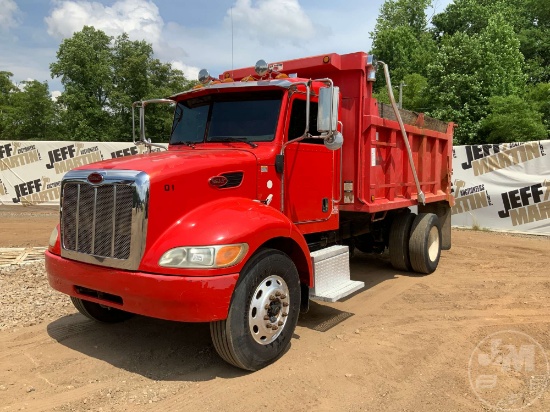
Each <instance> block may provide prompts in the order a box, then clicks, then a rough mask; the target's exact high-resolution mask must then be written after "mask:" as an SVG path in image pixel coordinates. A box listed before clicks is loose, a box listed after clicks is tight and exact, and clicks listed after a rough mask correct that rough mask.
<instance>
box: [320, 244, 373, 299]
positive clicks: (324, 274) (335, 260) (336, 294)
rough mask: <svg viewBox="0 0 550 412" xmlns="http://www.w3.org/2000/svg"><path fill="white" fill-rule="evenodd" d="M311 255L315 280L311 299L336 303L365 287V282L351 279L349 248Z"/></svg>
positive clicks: (335, 247) (328, 250) (338, 248)
mask: <svg viewBox="0 0 550 412" xmlns="http://www.w3.org/2000/svg"><path fill="white" fill-rule="evenodd" d="M310 255H311V263H312V264H313V274H314V280H315V284H314V286H313V288H311V289H310V291H309V297H310V299H314V300H322V301H324V302H336V301H337V300H340V299H342V298H344V297H346V296H348V295H351V294H352V293H353V292H356V291H358V290H359V289H361V288H363V287H364V286H365V283H364V282H359V281H356V280H351V279H350V270H349V250H348V247H347V246H341V245H337V246H331V247H327V248H325V249H321V250H317V251H315V252H311V254H310Z"/></svg>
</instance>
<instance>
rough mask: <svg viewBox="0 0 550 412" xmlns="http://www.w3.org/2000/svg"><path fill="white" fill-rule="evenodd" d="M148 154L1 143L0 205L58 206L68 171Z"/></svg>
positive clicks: (107, 145) (96, 145)
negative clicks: (119, 158) (102, 161)
mask: <svg viewBox="0 0 550 412" xmlns="http://www.w3.org/2000/svg"><path fill="white" fill-rule="evenodd" d="M159 150H162V149H159V148H153V151H159ZM147 151H148V149H147V148H146V147H144V146H143V145H141V146H139V147H138V146H135V145H134V144H133V143H113V142H70V141H63V142H42V141H2V140H0V204H2V205H23V206H28V205H39V204H41V205H58V204H59V195H60V188H61V179H62V178H63V175H65V173H66V172H68V171H69V170H71V169H73V168H75V167H78V166H82V165H86V164H89V163H94V162H98V161H101V160H107V159H114V158H117V157H124V156H131V155H136V154H140V153H144V152H147Z"/></svg>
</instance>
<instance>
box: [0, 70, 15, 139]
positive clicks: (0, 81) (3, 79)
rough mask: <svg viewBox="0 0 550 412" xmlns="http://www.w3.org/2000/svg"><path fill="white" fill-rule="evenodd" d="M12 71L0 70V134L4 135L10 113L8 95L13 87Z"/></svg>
mask: <svg viewBox="0 0 550 412" xmlns="http://www.w3.org/2000/svg"><path fill="white" fill-rule="evenodd" d="M12 76H13V73H11V72H6V71H0V136H4V130H5V128H6V126H7V122H8V117H9V115H10V111H11V106H10V96H11V93H12V92H13V90H14V89H15V86H14V84H13V83H12V81H11V77H12Z"/></svg>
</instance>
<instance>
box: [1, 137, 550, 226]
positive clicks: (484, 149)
mask: <svg viewBox="0 0 550 412" xmlns="http://www.w3.org/2000/svg"><path fill="white" fill-rule="evenodd" d="M159 150H161V149H157V148H153V151H159ZM145 151H146V148H145V147H143V146H139V147H136V146H135V145H134V144H133V143H109V142H107V143H103V142H95V143H94V142H30V141H13V142H12V141H0V204H4V205H8V204H9V205H23V206H25V205H36V204H44V205H58V204H59V195H60V193H59V191H60V185H61V179H62V177H63V175H64V174H65V173H66V172H67V171H69V170H71V169H72V168H74V167H78V166H81V165H85V164H89V163H93V162H97V161H100V160H106V159H113V158H117V157H124V156H131V155H134V154H140V153H143V152H145ZM549 153H550V140H544V141H540V142H528V143H510V144H503V145H474V146H455V148H454V149H453V190H454V195H455V202H456V204H455V206H453V209H452V224H453V226H461V227H471V228H474V227H477V228H487V229H497V230H505V231H516V232H524V233H537V234H547V235H549V234H550V156H549Z"/></svg>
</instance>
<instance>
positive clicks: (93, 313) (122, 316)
mask: <svg viewBox="0 0 550 412" xmlns="http://www.w3.org/2000/svg"><path fill="white" fill-rule="evenodd" d="M71 301H72V302H73V305H74V307H75V308H76V309H77V310H78V311H79V312H80V313H82V314H83V315H84V316H86V317H87V318H90V319H92V320H97V321H98V322H104V323H117V322H124V321H125V320H128V319H130V318H131V317H132V316H134V314H133V313H130V312H125V311H123V310H120V309H115V308H111V307H109V306H103V305H100V304H99V303H95V302H90V301H88V300H82V299H79V298H75V297H74V296H71Z"/></svg>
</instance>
